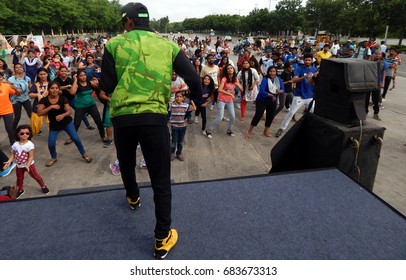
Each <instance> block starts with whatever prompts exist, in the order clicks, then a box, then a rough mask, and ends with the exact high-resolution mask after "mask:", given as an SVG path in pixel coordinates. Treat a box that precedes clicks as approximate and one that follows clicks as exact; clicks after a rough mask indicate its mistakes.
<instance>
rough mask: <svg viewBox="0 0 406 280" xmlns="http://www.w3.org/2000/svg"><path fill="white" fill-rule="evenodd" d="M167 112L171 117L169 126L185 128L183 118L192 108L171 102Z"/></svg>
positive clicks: (185, 104) (184, 104)
mask: <svg viewBox="0 0 406 280" xmlns="http://www.w3.org/2000/svg"><path fill="white" fill-rule="evenodd" d="M169 111H170V112H171V117H170V119H169V122H170V123H171V125H172V126H176V127H185V126H186V122H185V116H186V113H187V112H190V111H192V106H191V105H190V104H187V103H184V102H182V103H181V104H178V103H176V102H172V103H170V106H169Z"/></svg>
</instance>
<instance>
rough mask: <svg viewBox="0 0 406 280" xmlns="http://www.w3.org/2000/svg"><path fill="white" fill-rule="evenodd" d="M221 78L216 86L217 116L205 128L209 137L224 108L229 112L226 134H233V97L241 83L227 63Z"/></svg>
mask: <svg viewBox="0 0 406 280" xmlns="http://www.w3.org/2000/svg"><path fill="white" fill-rule="evenodd" d="M222 76H223V78H222V79H221V82H220V86H219V88H218V97H217V108H218V110H217V116H216V118H215V119H214V121H213V122H212V123H211V124H210V125H209V127H208V128H207V130H206V136H207V138H209V139H211V138H212V135H211V131H212V130H213V128H215V127H216V126H217V125H218V124H219V123H220V122H221V120H222V119H223V117H224V109H227V111H228V113H229V114H230V121H229V123H228V130H227V134H228V135H230V136H233V137H234V136H235V134H234V133H233V131H232V129H233V128H234V120H235V112H234V102H233V101H234V98H235V88H236V87H237V88H238V89H239V90H240V91H242V90H243V87H242V85H241V84H240V82H239V81H238V79H237V74H236V73H235V69H234V67H233V66H232V65H231V64H229V65H227V67H225V68H224V69H223V75H222Z"/></svg>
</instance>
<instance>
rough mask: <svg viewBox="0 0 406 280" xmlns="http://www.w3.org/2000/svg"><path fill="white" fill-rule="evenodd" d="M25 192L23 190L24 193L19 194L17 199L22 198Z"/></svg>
mask: <svg viewBox="0 0 406 280" xmlns="http://www.w3.org/2000/svg"><path fill="white" fill-rule="evenodd" d="M24 194H25V192H23V193H22V194H20V195H19V196H17V198H16V199H20V198H21V197H22V196H23V195H24Z"/></svg>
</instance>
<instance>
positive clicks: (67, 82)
mask: <svg viewBox="0 0 406 280" xmlns="http://www.w3.org/2000/svg"><path fill="white" fill-rule="evenodd" d="M54 81H55V82H57V83H58V84H59V86H61V87H64V86H67V85H73V80H72V78H69V77H67V78H66V80H65V81H62V79H61V77H60V76H58V77H56V78H55V80H54ZM62 95H63V96H65V97H66V98H67V99H68V100H69V101H70V100H72V99H73V98H75V96H74V95H72V94H70V93H69V91H67V90H66V89H63V90H62Z"/></svg>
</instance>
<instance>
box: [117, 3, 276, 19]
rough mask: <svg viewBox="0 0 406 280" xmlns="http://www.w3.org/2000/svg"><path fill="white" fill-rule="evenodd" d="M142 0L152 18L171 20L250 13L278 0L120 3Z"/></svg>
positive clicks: (273, 6)
mask: <svg viewBox="0 0 406 280" xmlns="http://www.w3.org/2000/svg"><path fill="white" fill-rule="evenodd" d="M128 2H141V3H142V4H144V5H145V6H146V7H147V8H148V11H149V14H150V19H156V20H158V19H160V18H162V17H165V16H168V17H169V21H170V22H179V21H183V20H184V19H185V18H203V17H205V16H208V15H212V14H230V15H242V16H243V15H244V16H246V15H248V14H249V13H250V12H251V11H252V10H253V9H255V8H258V9H263V8H268V9H269V5H270V4H271V10H274V9H275V6H276V4H277V0H271V1H269V0H216V1H210V0H199V1H196V0H164V1H156V0H155V1H154V0H141V1H131V0H120V4H122V5H125V4H126V3H128Z"/></svg>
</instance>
